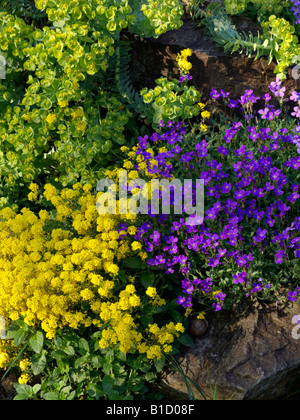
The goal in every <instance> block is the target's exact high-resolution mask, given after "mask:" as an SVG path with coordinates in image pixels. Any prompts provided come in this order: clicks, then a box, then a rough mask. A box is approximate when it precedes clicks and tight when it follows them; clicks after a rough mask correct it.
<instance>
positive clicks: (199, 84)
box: [131, 15, 300, 102]
mask: <svg viewBox="0 0 300 420" xmlns="http://www.w3.org/2000/svg"><path fill="white" fill-rule="evenodd" d="M183 20H184V24H183V26H182V27H181V28H180V29H178V30H174V31H169V32H168V33H166V34H164V35H162V36H160V37H159V38H158V39H151V40H142V41H141V40H135V42H134V45H133V58H132V64H131V70H132V71H131V74H132V75H133V77H132V81H133V85H134V87H135V88H136V89H137V90H138V91H140V90H141V89H142V88H143V87H148V88H154V87H155V80H156V79H158V78H159V77H161V76H164V77H172V76H176V77H178V76H179V71H178V67H177V64H176V57H177V54H178V53H179V52H180V51H181V50H183V49H185V48H190V49H191V50H192V51H193V56H192V57H191V59H190V60H191V62H192V64H193V69H192V71H191V74H192V76H193V78H194V79H193V82H192V83H193V85H194V86H196V88H197V89H198V90H199V91H200V92H201V93H202V94H203V101H204V102H207V101H208V100H209V99H210V95H209V94H210V91H211V89H212V88H213V87H214V88H216V89H218V90H221V89H224V90H226V91H228V92H230V93H231V94H232V97H233V98H238V97H240V96H241V94H242V93H243V92H244V91H245V90H246V89H253V90H254V93H255V94H256V95H263V94H265V93H267V92H268V91H269V89H268V86H269V84H270V82H271V81H273V80H274V79H275V75H274V69H275V67H276V65H275V63H272V64H270V65H268V63H267V58H261V59H259V60H256V61H255V60H254V57H253V58H248V57H246V56H245V55H240V54H238V53H235V54H229V53H225V52H224V51H223V50H222V49H221V48H218V47H216V46H215V44H214V43H213V42H212V41H211V40H210V39H209V38H208V37H207V36H206V35H205V34H204V32H203V30H202V29H201V28H199V21H193V20H191V19H190V18H188V17H187V16H186V15H185V16H184V17H183ZM234 23H235V24H236V25H237V27H238V29H239V30H242V31H245V32H249V31H251V32H253V33H255V34H257V31H258V30H260V27H259V26H257V25H256V24H255V23H253V22H252V21H250V20H249V19H246V18H240V17H239V18H238V19H234ZM291 71H292V70H289V77H288V79H287V81H285V83H284V85H285V86H286V88H287V92H288V93H290V92H292V91H293V90H297V89H299V88H300V81H299V80H297V81H295V80H294V79H293V78H292V77H291Z"/></svg>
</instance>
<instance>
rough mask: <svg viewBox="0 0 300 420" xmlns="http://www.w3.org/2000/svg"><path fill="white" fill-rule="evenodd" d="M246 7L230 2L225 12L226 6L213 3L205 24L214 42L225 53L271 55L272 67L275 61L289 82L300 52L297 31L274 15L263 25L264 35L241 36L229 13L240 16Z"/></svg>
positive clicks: (280, 72) (256, 56)
mask: <svg viewBox="0 0 300 420" xmlns="http://www.w3.org/2000/svg"><path fill="white" fill-rule="evenodd" d="M234 4H235V3H234ZM229 5H231V6H232V7H229ZM242 5H243V3H240V2H239V3H238V4H236V7H233V5H232V3H228V4H227V6H228V7H227V10H225V9H224V8H223V7H222V6H220V5H218V4H215V3H211V4H210V5H209V6H208V8H207V11H206V16H205V18H204V19H203V20H202V22H201V25H202V26H203V27H204V30H205V31H206V32H207V34H208V35H209V36H210V37H211V38H212V40H214V42H216V44H217V45H219V46H221V47H222V48H224V50H225V51H229V52H231V53H234V52H239V53H241V54H242V53H246V54H247V55H248V56H255V59H258V58H260V57H262V56H267V57H268V62H269V64H270V63H271V62H272V61H273V60H274V61H276V62H277V64H278V65H277V67H276V69H275V73H276V74H277V75H278V77H279V78H280V79H285V78H286V70H287V68H288V67H289V66H291V65H292V64H293V63H294V61H293V60H294V58H295V57H296V56H298V55H299V53H300V45H299V42H298V38H297V36H296V34H295V28H294V27H293V26H292V25H291V24H290V23H289V21H287V20H285V19H284V18H276V16H274V15H271V16H270V17H269V18H268V19H267V20H266V21H264V22H263V23H262V27H263V33H262V34H259V33H258V34H257V36H256V37H254V36H253V34H252V33H248V34H246V33H239V32H238V31H237V29H236V27H235V25H233V23H232V21H231V19H230V18H229V17H228V15H227V12H231V13H232V14H238V13H240V12H241V11H243V10H244V9H243V8H242Z"/></svg>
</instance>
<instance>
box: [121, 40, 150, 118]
mask: <svg viewBox="0 0 300 420" xmlns="http://www.w3.org/2000/svg"><path fill="white" fill-rule="evenodd" d="M115 51H116V52H115V56H114V60H115V61H114V62H115V69H114V78H115V82H116V87H117V89H118V92H119V93H120V95H121V96H122V98H123V99H125V101H126V102H127V104H129V105H130V106H131V107H132V108H134V110H135V111H136V112H138V113H143V112H144V110H145V107H146V104H145V103H144V101H143V98H142V97H141V95H140V94H139V92H137V90H136V89H135V88H134V86H133V84H132V80H131V69H130V62H131V51H132V45H131V42H130V41H126V40H120V41H119V42H118V45H117V46H116V48H115Z"/></svg>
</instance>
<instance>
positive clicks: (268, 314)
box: [160, 302, 300, 400]
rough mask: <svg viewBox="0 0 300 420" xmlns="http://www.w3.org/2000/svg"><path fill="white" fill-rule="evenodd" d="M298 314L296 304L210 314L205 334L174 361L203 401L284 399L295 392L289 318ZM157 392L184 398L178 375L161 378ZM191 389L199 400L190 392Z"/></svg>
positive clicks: (298, 362) (297, 367) (299, 367)
mask: <svg viewBox="0 0 300 420" xmlns="http://www.w3.org/2000/svg"><path fill="white" fill-rule="evenodd" d="M298 313H300V302H297V303H294V304H293V305H291V306H290V307H287V308H283V309H278V308H276V305H274V304H272V305H267V304H264V305H263V306H261V305H256V307H252V308H251V307H249V305H247V306H245V307H244V309H242V308H241V306H239V307H238V308H237V309H233V310H232V311H230V312H225V311H224V312H223V311H221V312H219V313H217V314H213V315H212V318H211V319H210V323H209V328H208V330H207V332H206V333H205V334H204V335H203V336H202V337H199V338H196V339H195V340H194V344H193V345H192V346H190V347H189V348H188V350H187V352H186V353H185V354H184V355H182V356H181V357H180V359H179V363H180V366H181V367H182V369H183V371H184V372H185V374H186V375H187V376H188V377H190V378H191V379H192V380H193V381H194V382H195V383H196V384H197V386H198V387H199V388H200V389H201V390H202V391H204V392H205V394H206V396H207V399H217V400H230V399H232V400H276V399H281V398H285V397H286V396H287V395H288V394H289V393H292V392H295V391H299V390H300V383H299V379H300V339H298V340H297V339H295V338H293V336H292V332H293V329H294V328H295V327H296V328H297V326H296V325H294V324H293V323H292V319H293V316H294V315H295V314H298ZM297 332H298V333H300V328H298V331H296V330H295V333H297ZM299 338H300V334H299ZM297 381H298V383H297ZM160 389H161V390H162V391H163V392H164V393H165V394H166V395H167V396H168V397H169V398H171V399H174V400H180V399H188V392H187V388H186V385H185V381H184V379H183V377H182V375H180V374H178V373H175V372H169V373H167V374H166V376H165V378H164V379H163V380H162V382H161V384H160ZM192 390H193V392H194V393H195V395H196V397H197V399H202V397H201V394H199V392H198V391H197V389H196V388H192ZM212 390H213V391H216V394H215V396H214V395H213V392H212ZM298 395H299V394H298Z"/></svg>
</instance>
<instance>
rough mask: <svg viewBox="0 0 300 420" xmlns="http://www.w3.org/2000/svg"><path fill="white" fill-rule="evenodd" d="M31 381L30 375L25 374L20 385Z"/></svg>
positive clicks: (21, 377) (20, 380) (20, 378)
mask: <svg viewBox="0 0 300 420" xmlns="http://www.w3.org/2000/svg"><path fill="white" fill-rule="evenodd" d="M29 380H30V376H29V375H28V373H23V374H22V375H21V376H20V377H19V379H18V382H19V384H27V383H28V382H29Z"/></svg>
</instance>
